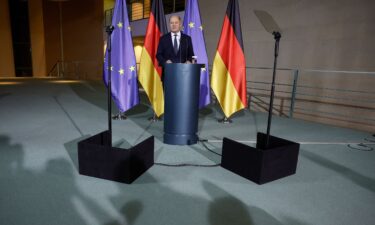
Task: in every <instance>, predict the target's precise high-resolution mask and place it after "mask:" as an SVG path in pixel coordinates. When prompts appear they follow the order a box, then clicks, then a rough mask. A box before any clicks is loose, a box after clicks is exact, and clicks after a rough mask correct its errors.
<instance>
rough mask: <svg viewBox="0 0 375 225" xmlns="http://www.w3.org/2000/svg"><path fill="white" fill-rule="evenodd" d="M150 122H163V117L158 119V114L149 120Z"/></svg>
mask: <svg viewBox="0 0 375 225" xmlns="http://www.w3.org/2000/svg"><path fill="white" fill-rule="evenodd" d="M148 121H151V122H153V123H154V122H157V121H162V119H161V117H158V116H157V115H156V114H154V115H153V116H152V117H150V118H148Z"/></svg>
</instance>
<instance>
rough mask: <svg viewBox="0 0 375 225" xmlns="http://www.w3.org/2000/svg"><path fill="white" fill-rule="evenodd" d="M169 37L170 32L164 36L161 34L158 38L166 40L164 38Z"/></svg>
mask: <svg viewBox="0 0 375 225" xmlns="http://www.w3.org/2000/svg"><path fill="white" fill-rule="evenodd" d="M169 36H171V33H170V32H168V33H166V34H163V35H162V36H161V37H160V39H166V38H168V37H169Z"/></svg>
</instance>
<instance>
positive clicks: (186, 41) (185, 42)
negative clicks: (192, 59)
mask: <svg viewBox="0 0 375 225" xmlns="http://www.w3.org/2000/svg"><path fill="white" fill-rule="evenodd" d="M185 44H186V51H185V63H186V62H187V61H188V59H187V54H188V53H187V51H188V43H187V40H186V39H185Z"/></svg>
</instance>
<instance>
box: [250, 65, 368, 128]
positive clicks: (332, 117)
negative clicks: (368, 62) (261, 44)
mask: <svg viewBox="0 0 375 225" xmlns="http://www.w3.org/2000/svg"><path fill="white" fill-rule="evenodd" d="M246 69H247V74H248V79H247V80H248V81H247V89H248V102H249V104H248V106H249V109H251V110H255V111H267V109H268V104H269V96H270V89H271V78H272V77H271V76H272V68H268V67H246ZM277 71H278V72H277V82H276V91H275V104H274V109H273V110H274V113H277V114H279V115H280V116H285V117H289V118H293V117H295V114H297V118H304V119H306V118H307V117H309V118H310V119H314V120H325V121H324V123H332V124H337V123H339V124H351V125H353V124H354V125H356V127H366V128H365V129H366V130H371V129H375V91H374V87H375V72H363V71H335V70H308V69H283V68H282V69H278V70H277ZM257 73H258V75H257ZM259 73H260V75H259ZM265 74H268V75H265ZM314 117H315V118H314ZM317 118H319V119H317ZM344 126H345V125H344Z"/></svg>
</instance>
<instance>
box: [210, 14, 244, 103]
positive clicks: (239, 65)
mask: <svg viewBox="0 0 375 225" xmlns="http://www.w3.org/2000/svg"><path fill="white" fill-rule="evenodd" d="M217 51H218V52H219V54H220V56H221V58H222V59H223V62H224V64H225V65H226V67H227V68H228V72H229V74H230V76H231V78H232V82H233V84H234V87H235V88H236V90H237V93H238V95H239V96H240V98H241V101H242V103H243V105H244V106H245V107H246V106H247V101H246V69H245V67H246V62H245V55H244V53H243V50H242V48H241V45H240V44H239V43H238V40H237V38H236V34H235V33H234V30H233V27H232V26H231V24H230V21H229V19H228V17H227V15H226V16H225V18H224V24H223V30H222V31H221V37H220V41H219V46H218V47H217Z"/></svg>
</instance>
